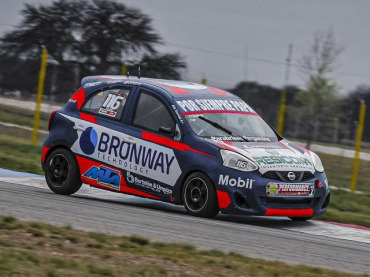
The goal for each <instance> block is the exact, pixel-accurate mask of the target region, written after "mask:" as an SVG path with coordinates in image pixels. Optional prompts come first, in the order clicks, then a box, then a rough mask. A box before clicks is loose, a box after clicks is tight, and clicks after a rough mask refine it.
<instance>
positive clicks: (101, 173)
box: [41, 76, 330, 220]
mask: <svg viewBox="0 0 370 277" xmlns="http://www.w3.org/2000/svg"><path fill="white" fill-rule="evenodd" d="M49 131H50V132H49V136H48V138H47V139H46V141H45V142H44V145H43V149H42V157H41V161H42V167H43V169H44V171H45V178H46V182H47V184H48V186H49V188H50V189H51V190H52V191H54V192H55V193H58V194H65V195H68V194H73V193H75V192H77V191H78V190H79V188H80V187H81V184H82V183H85V184H88V185H90V186H93V187H97V188H101V189H105V190H110V191H114V192H121V193H126V194H131V195H136V196H141V197H146V198H151V199H156V200H161V201H165V202H170V203H174V204H178V205H184V206H185V208H186V210H187V211H188V212H189V213H190V214H192V215H196V216H202V217H213V216H215V215H217V214H218V213H219V211H221V212H222V213H228V214H240V215H261V216H287V217H290V218H291V219H293V220H307V219H310V218H311V217H313V216H318V215H320V214H322V213H324V212H325V211H326V209H327V207H328V205H329V199H330V192H329V188H328V181H327V177H326V175H325V173H324V168H323V166H322V163H321V161H320V158H319V157H318V156H317V155H316V154H315V153H313V152H311V151H309V150H307V149H305V148H303V147H302V146H300V145H298V144H296V143H294V142H290V141H288V140H285V139H283V138H281V137H280V136H279V135H278V134H277V133H276V132H275V131H274V130H273V129H272V128H271V127H270V126H269V125H268V124H267V123H266V122H265V121H264V120H263V119H262V118H261V117H260V116H259V115H258V114H257V113H256V112H255V111H254V110H253V109H252V108H251V107H250V106H249V105H247V104H246V103H245V102H244V101H243V100H241V99H240V98H239V97H237V96H235V95H233V94H231V93H229V92H226V91H223V90H220V89H217V88H213V87H210V86H205V85H200V84H194V83H189V82H180V81H168V80H159V79H146V78H134V77H129V78H128V77H124V76H93V77H86V78H84V79H83V80H82V87H81V88H80V89H79V90H78V91H77V92H76V93H75V94H74V95H73V96H72V97H71V98H70V99H69V101H68V103H67V104H66V105H65V106H64V107H62V108H61V109H60V110H58V111H54V112H53V113H52V114H51V116H50V121H49Z"/></svg>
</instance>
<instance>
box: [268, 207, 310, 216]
mask: <svg viewBox="0 0 370 277" xmlns="http://www.w3.org/2000/svg"><path fill="white" fill-rule="evenodd" d="M265 215H266V216H288V217H309V216H313V209H272V208H268V209H267V210H266V213H265Z"/></svg>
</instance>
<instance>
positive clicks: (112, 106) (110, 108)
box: [99, 93, 125, 117]
mask: <svg viewBox="0 0 370 277" xmlns="http://www.w3.org/2000/svg"><path fill="white" fill-rule="evenodd" d="M124 99H125V95H124V94H115V93H109V94H108V95H107V98H106V99H105V101H104V103H103V105H102V107H101V108H100V109H99V113H100V114H104V115H107V116H110V117H116V115H117V110H118V109H119V107H120V106H121V105H122V103H124Z"/></svg>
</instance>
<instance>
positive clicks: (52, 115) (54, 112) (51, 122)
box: [48, 111, 57, 131]
mask: <svg viewBox="0 0 370 277" xmlns="http://www.w3.org/2000/svg"><path fill="white" fill-rule="evenodd" d="M56 113H57V111H52V112H51V114H50V118H49V124H48V130H49V131H50V128H51V124H53V120H54V117H55V114H56Z"/></svg>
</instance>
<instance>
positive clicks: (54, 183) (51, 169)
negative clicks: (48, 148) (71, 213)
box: [44, 148, 82, 195]
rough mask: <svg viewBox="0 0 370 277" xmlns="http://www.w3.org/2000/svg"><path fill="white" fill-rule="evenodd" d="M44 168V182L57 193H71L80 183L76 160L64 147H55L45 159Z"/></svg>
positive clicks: (76, 189)
mask: <svg viewBox="0 0 370 277" xmlns="http://www.w3.org/2000/svg"><path fill="white" fill-rule="evenodd" d="M44 169H45V179H46V183H47V184H48V186H49V188H50V189H51V190H52V191H53V192H55V193H57V194H64V195H69V194H73V193H75V192H77V191H78V190H79V189H80V187H81V185H82V182H81V178H80V170H79V168H78V164H77V161H76V159H75V157H74V155H73V154H72V153H71V151H69V150H67V149H65V148H57V149H55V150H54V151H53V152H52V153H51V154H50V155H49V156H48V158H47V159H46V162H45V166H44Z"/></svg>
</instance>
